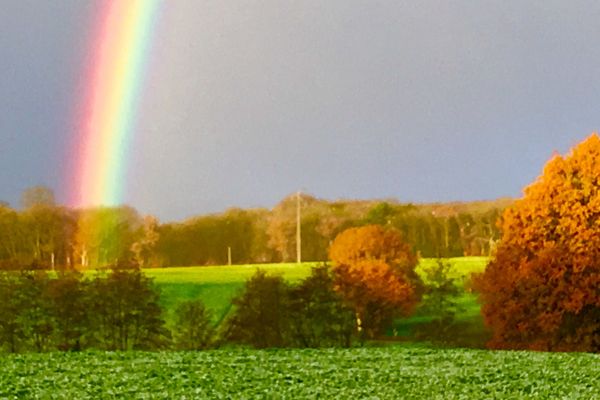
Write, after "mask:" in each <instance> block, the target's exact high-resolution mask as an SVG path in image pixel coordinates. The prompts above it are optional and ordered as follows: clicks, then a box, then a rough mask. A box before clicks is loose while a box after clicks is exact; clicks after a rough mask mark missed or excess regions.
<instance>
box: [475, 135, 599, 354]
mask: <svg viewBox="0 0 600 400" xmlns="http://www.w3.org/2000/svg"><path fill="white" fill-rule="evenodd" d="M499 225H500V228H501V230H502V239H501V243H500V244H499V246H498V248H497V252H496V255H495V257H494V258H493V259H492V261H491V262H490V264H489V265H488V266H487V268H486V270H485V272H484V273H483V274H482V275H480V276H479V277H478V278H477V279H476V287H477V288H478V290H479V291H480V293H481V294H480V296H481V300H482V303H483V306H482V313H483V315H484V318H485V321H486V323H487V324H488V326H490V327H491V329H492V331H493V337H492V340H491V341H490V343H489V345H490V346H491V347H494V348H522V349H536V350H556V351H562V350H568V351H573V350H576V351H595V352H598V351H600V138H599V137H598V135H597V134H592V135H591V136H590V137H588V138H587V139H586V140H585V141H583V142H582V143H580V144H579V145H577V146H576V147H575V148H574V149H573V150H572V151H571V153H570V154H568V155H567V156H565V157H562V156H560V155H555V156H554V157H553V158H552V159H551V160H550V161H549V162H548V163H547V164H546V166H545V168H544V171H543V173H542V175H541V176H540V177H539V178H538V179H537V180H536V181H535V182H534V183H533V184H531V185H530V186H529V187H527V188H526V189H525V191H524V197H523V198H522V199H520V200H518V201H517V202H516V203H515V204H514V206H513V207H511V208H509V209H507V210H506V211H505V212H504V214H503V216H502V218H501V220H500V222H499Z"/></svg>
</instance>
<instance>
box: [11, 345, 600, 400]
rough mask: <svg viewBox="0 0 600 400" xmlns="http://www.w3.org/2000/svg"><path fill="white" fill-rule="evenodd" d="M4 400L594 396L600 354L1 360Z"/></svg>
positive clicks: (233, 353) (346, 353)
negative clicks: (26, 399) (28, 399)
mask: <svg viewBox="0 0 600 400" xmlns="http://www.w3.org/2000/svg"><path fill="white" fill-rule="evenodd" d="M2 363H3V365H2V370H1V372H0V398H3V399H4V398H6V399H21V398H31V399H51V398H52V399H99V398H127V399H150V398H152V399H174V398H179V399H184V398H188V399H191V398H194V399H248V398H261V399H296V398H309V399H311V398H322V399H336V398H338V399H363V398H369V399H403V398H410V399H493V398H503V399H529V398H544V399H545V398H555V399H560V398H563V399H567V398H568V399H592V398H597V397H595V396H597V395H598V393H600V381H599V380H598V376H600V356H598V355H594V354H582V353H541V352H538V353H536V352H519V351H483V350H472V349H471V350H469V349H431V348H426V347H417V346H412V345H409V346H406V345H394V346H385V347H365V348H352V349H320V350H311V349H277V350H247V349H234V350H227V349H223V350H211V351H204V352H154V353H142V352H126V353H112V352H84V353H59V352H55V353H46V354H39V353H37V354H36V353H29V354H19V355H9V356H5V357H3V359H2Z"/></svg>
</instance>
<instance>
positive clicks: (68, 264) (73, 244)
mask: <svg viewBox="0 0 600 400" xmlns="http://www.w3.org/2000/svg"><path fill="white" fill-rule="evenodd" d="M22 203H23V204H22V207H21V209H19V210H16V209H13V208H11V207H9V206H8V205H7V204H2V203H0V267H1V268H2V269H19V268H24V267H28V268H31V267H34V268H36V267H37V268H43V269H47V268H60V269H62V268H67V269H68V268H72V267H84V268H85V267H89V268H95V267H101V266H106V265H114V264H116V263H119V262H121V263H122V262H132V263H135V264H137V265H140V266H142V267H147V268H148V267H150V268H151V267H169V266H191V265H222V264H227V263H228V248H230V249H231V261H232V263H234V264H247V263H271V262H289V261H295V259H296V221H297V206H298V198H297V196H296V195H291V196H289V197H287V198H285V199H283V200H282V201H281V202H280V203H279V204H277V205H276V206H275V207H274V208H273V209H264V208H258V209H239V208H234V209H229V210H227V211H225V212H223V213H218V214H210V215H200V216H196V217H193V218H189V219H187V220H184V221H181V222H169V223H160V222H159V221H158V220H157V219H156V218H155V217H153V216H141V215H140V214H139V213H138V212H137V211H136V210H135V209H133V208H131V207H127V206H122V207H110V208H108V207H102V208H91V209H83V210H76V209H70V208H66V207H63V206H58V205H56V204H55V202H54V196H53V195H52V192H51V191H50V190H49V189H47V188H43V187H36V188H32V189H29V190H28V191H26V192H25V193H24V194H23V200H22ZM299 203H300V211H301V239H302V260H303V261H325V260H327V250H328V247H329V245H330V244H331V242H332V241H333V240H334V238H335V237H336V235H337V234H338V233H340V232H341V231H343V230H345V229H347V228H349V227H355V226H362V225H368V224H380V225H385V226H390V227H394V228H396V229H398V230H399V231H400V232H402V234H403V235H404V237H405V239H406V241H408V242H409V243H410V244H411V245H412V246H413V249H414V251H415V252H416V253H417V254H418V255H420V256H421V257H438V256H441V257H454V256H480V255H489V254H490V252H491V251H492V250H493V249H494V246H495V243H496V241H497V240H498V239H499V237H500V232H499V230H498V228H497V226H496V222H497V220H498V218H499V217H500V215H501V213H502V211H503V209H504V208H506V207H507V206H509V205H510V204H511V203H512V200H511V199H499V200H494V201H476V202H453V203H435V204H410V203H400V202H398V201H396V200H368V201H364V200H336V201H328V200H323V199H318V198H315V197H312V196H310V195H306V194H302V195H301V196H300V198H299Z"/></svg>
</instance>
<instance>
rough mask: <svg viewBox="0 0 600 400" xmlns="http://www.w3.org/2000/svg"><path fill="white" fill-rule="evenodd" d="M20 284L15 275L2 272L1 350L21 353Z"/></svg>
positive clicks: (0, 277)
mask: <svg viewBox="0 0 600 400" xmlns="http://www.w3.org/2000/svg"><path fill="white" fill-rule="evenodd" d="M19 300H20V296H19V283H18V279H17V276H15V274H11V273H6V272H0V348H2V347H4V348H6V349H7V350H8V351H9V352H11V353H16V352H17V351H19V349H20V347H21V344H22V342H23V327H22V325H21V321H20V319H19V315H20V314H21V307H20V304H19V303H20V301H19Z"/></svg>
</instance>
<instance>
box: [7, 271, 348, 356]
mask: <svg viewBox="0 0 600 400" xmlns="http://www.w3.org/2000/svg"><path fill="white" fill-rule="evenodd" d="M159 299H160V294H159V291H158V290H157V288H156V287H155V286H154V285H153V283H152V280H151V279H149V278H147V277H146V276H145V275H144V274H143V273H142V272H141V271H140V270H139V269H138V268H112V269H110V270H107V271H106V272H105V273H103V274H98V275H96V276H94V277H85V276H84V275H82V274H80V273H77V272H66V273H63V272H60V273H57V274H53V273H51V272H48V271H19V272H16V271H13V272H1V273H0V350H2V351H5V352H10V353H17V352H28V351H33V352H45V351H54V350H60V351H82V350H86V349H97V350H110V351H127V350H160V349H180V350H202V349H207V348H214V347H218V346H221V345H223V344H227V343H232V344H242V345H250V346H253V347H257V348H265V347H324V346H335V347H344V346H345V347H348V346H351V345H352V340H353V338H354V337H355V336H356V324H355V317H354V313H353V312H352V310H351V309H350V308H348V307H347V306H345V305H344V304H343V302H342V299H341V297H340V296H339V295H338V294H337V293H336V292H335V291H334V289H333V278H332V276H331V274H330V273H329V270H328V268H327V267H325V266H323V267H318V268H315V269H314V271H313V273H312V275H311V276H310V277H308V278H306V279H305V280H304V281H303V282H301V283H300V284H298V285H296V286H291V285H289V284H288V283H286V282H285V281H284V280H283V279H282V278H281V277H279V276H267V275H266V274H265V273H264V272H262V271H260V270H259V271H258V272H257V273H256V274H255V275H254V276H253V277H252V278H251V279H250V280H249V281H248V282H247V283H246V286H245V289H244V291H243V292H242V293H240V294H239V295H238V297H236V298H235V299H234V300H233V304H234V312H233V313H232V315H231V316H230V318H228V319H227V320H226V321H224V322H223V323H222V324H221V325H219V326H214V325H213V323H212V320H211V313H210V311H209V310H207V309H206V308H205V307H204V305H203V303H202V302H201V301H199V300H194V301H188V302H184V303H181V304H180V305H179V307H178V308H177V309H176V310H174V314H175V315H174V323H173V324H171V326H170V327H168V325H167V323H166V322H165V316H166V312H165V311H166V310H163V309H161V306H160V302H159Z"/></svg>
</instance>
